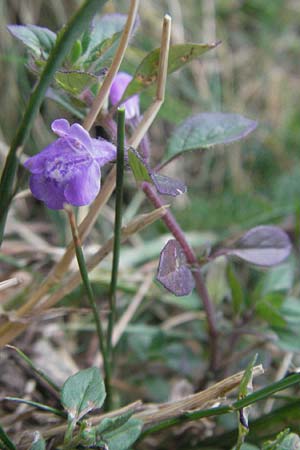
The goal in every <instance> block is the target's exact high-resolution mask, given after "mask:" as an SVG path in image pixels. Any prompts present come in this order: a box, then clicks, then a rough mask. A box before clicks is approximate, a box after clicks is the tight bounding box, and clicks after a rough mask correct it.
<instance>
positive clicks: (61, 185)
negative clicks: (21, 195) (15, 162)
mask: <svg viewBox="0 0 300 450" xmlns="http://www.w3.org/2000/svg"><path fill="white" fill-rule="evenodd" d="M51 128H52V130H53V131H54V133H55V134H57V135H58V136H59V138H58V139H57V140H56V141H54V142H52V144H50V145H48V147H46V148H45V149H44V150H42V151H41V152H40V153H38V154H37V155H35V156H32V157H31V158H29V159H28V160H27V161H26V162H25V164H24V166H25V167H26V169H28V170H29V171H30V172H31V177H30V189H31V192H32V194H33V195H34V197H36V198H37V199H38V200H42V201H43V202H45V204H46V206H48V208H50V209H62V208H63V205H64V203H69V204H71V205H74V206H82V205H88V204H90V203H91V202H92V201H93V200H94V198H95V197H96V195H97V194H98V192H99V190H100V181H101V171H100V168H101V167H102V166H103V165H104V164H106V163H108V162H110V161H113V160H115V159H116V147H115V146H114V145H113V144H111V143H110V142H108V141H105V140H104V139H93V138H91V137H90V135H89V133H88V132H87V131H86V130H85V129H84V128H83V127H82V126H81V125H79V124H78V123H74V124H73V125H71V126H70V124H69V122H68V121H67V120H66V119H57V120H54V122H53V123H52V125H51Z"/></svg>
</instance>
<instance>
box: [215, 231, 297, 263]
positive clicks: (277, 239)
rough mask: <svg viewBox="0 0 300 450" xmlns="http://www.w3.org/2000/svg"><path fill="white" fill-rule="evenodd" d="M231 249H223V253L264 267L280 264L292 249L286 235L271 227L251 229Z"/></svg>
mask: <svg viewBox="0 0 300 450" xmlns="http://www.w3.org/2000/svg"><path fill="white" fill-rule="evenodd" d="M233 247H234V248H231V249H225V250H224V253H225V254H226V255H234V256H237V257H238V258H241V259H243V260H244V261H247V262H249V263H251V264H255V265H257V266H265V267H270V266H275V265H276V264H279V263H281V262H282V261H283V260H285V259H286V258H287V257H288V256H289V254H290V252H291V249H292V245H291V241H290V239H289V237H288V235H287V234H286V233H285V232H284V231H283V230H281V229H280V228H278V227H275V226H271V225H261V226H258V227H255V228H252V229H251V230H249V231H247V233H245V234H244V236H242V238H241V239H239V240H238V241H237V242H236V243H235V244H234V245H233ZM221 252H222V251H221Z"/></svg>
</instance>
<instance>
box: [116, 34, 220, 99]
mask: <svg viewBox="0 0 300 450" xmlns="http://www.w3.org/2000/svg"><path fill="white" fill-rule="evenodd" d="M219 43H220V42H216V43H213V44H193V43H188V44H177V45H172V46H171V47H170V51H169V61H168V73H172V72H175V71H176V70H178V69H180V67H182V66H184V65H185V64H187V63H189V62H190V61H192V60H193V59H196V58H199V56H201V55H202V54H203V53H205V52H207V51H208V50H212V49H214V48H215V47H216V46H217V45H218V44H219ZM159 55H160V49H159V48H156V49H155V50H153V51H152V52H150V53H148V54H147V55H146V56H145V58H144V59H143V60H142V62H141V64H140V65H139V67H138V68H137V70H136V72H135V74H134V77H133V79H132V81H131V82H130V83H129V85H128V86H127V89H126V91H125V92H124V95H123V99H122V101H123V100H124V99H125V98H127V97H131V96H132V95H133V94H136V93H138V92H141V91H142V90H144V89H145V88H147V87H148V86H150V85H151V84H153V83H155V82H156V80H157V76H158V67H159Z"/></svg>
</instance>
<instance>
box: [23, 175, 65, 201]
mask: <svg viewBox="0 0 300 450" xmlns="http://www.w3.org/2000/svg"><path fill="white" fill-rule="evenodd" d="M29 187H30V190H31V192H32V194H33V195H34V197H35V198H37V199H38V200H41V201H43V202H44V203H45V204H46V206H47V207H48V208H50V209H63V204H64V203H65V202H66V201H65V197H64V189H63V187H62V186H61V185H59V184H57V183H55V182H54V181H53V180H51V179H50V178H46V177H44V175H40V174H38V175H31V177H30V181H29Z"/></svg>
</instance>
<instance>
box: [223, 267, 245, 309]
mask: <svg viewBox="0 0 300 450" xmlns="http://www.w3.org/2000/svg"><path fill="white" fill-rule="evenodd" d="M227 281H228V285H229V289H230V292H231V302H232V309H233V312H234V314H235V315H237V314H239V313H240V311H241V309H242V305H243V302H244V292H243V288H242V285H241V283H240V280H239V279H238V277H237V275H236V273H235V270H234V267H233V265H232V263H231V262H230V261H228V264H227Z"/></svg>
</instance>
